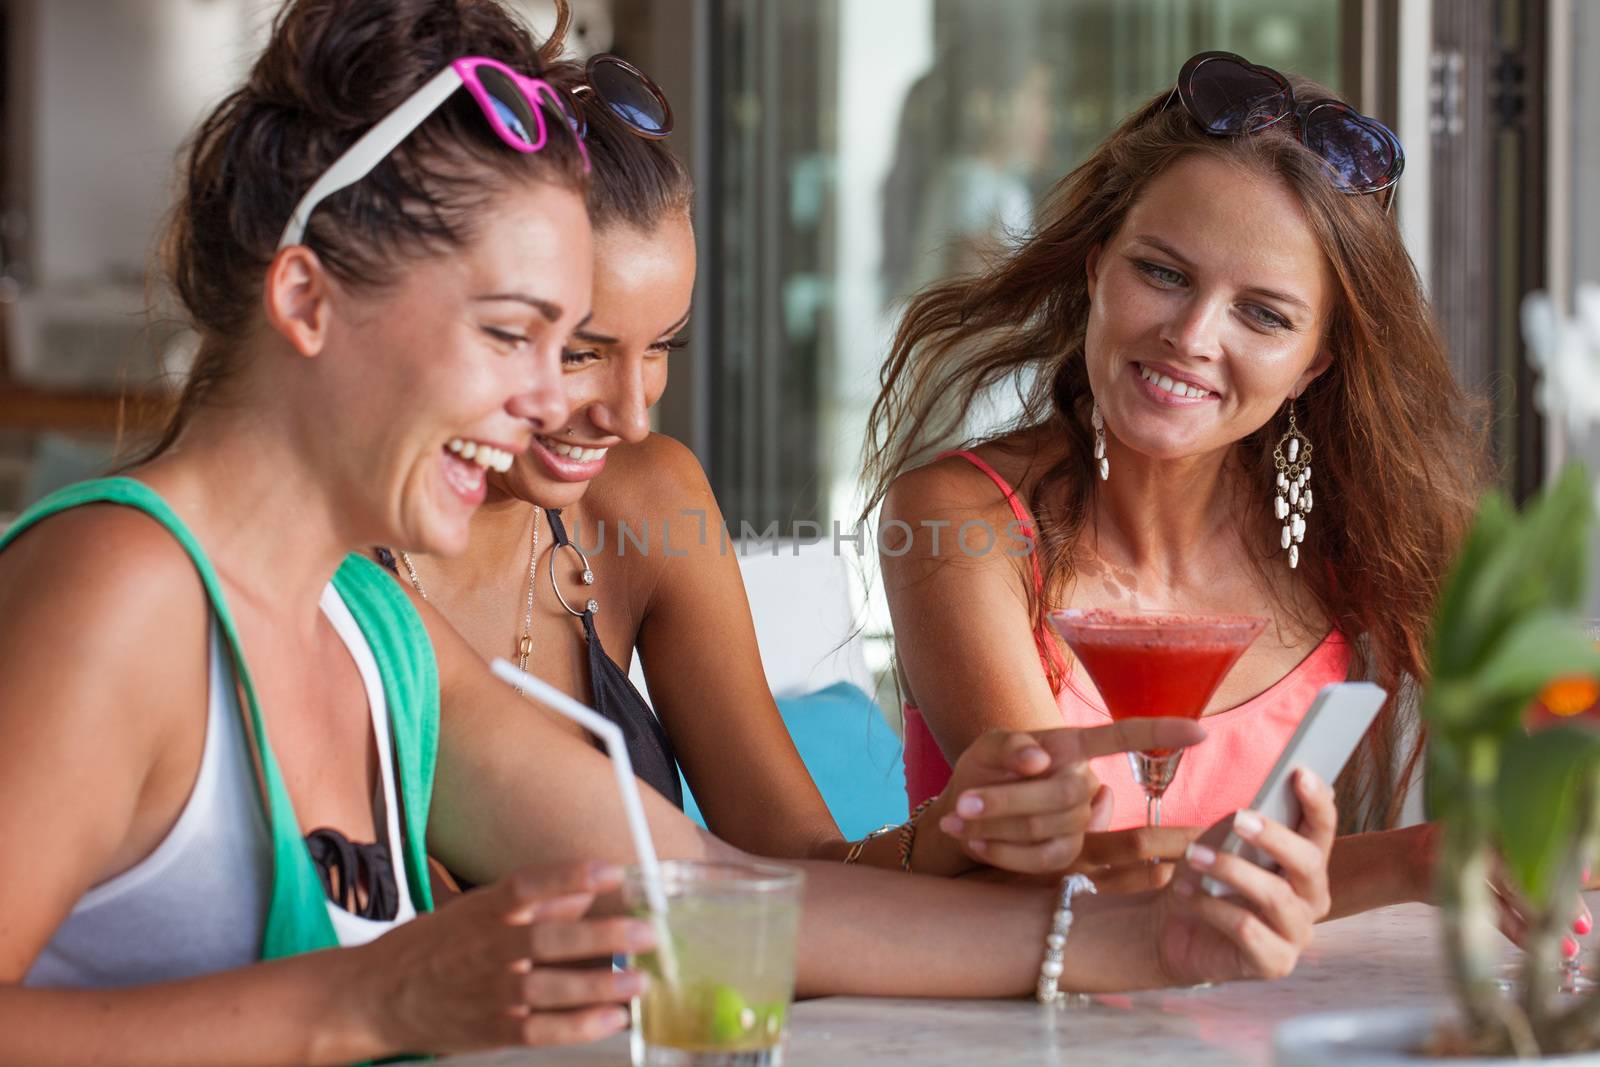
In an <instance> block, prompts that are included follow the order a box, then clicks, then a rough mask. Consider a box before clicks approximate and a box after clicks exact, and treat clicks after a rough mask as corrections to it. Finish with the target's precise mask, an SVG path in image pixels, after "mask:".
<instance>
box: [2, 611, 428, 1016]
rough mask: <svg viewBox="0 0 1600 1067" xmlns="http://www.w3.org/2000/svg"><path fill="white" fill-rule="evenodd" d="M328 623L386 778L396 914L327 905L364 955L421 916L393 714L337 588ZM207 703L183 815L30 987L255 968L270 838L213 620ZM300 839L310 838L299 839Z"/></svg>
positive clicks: (84, 908) (67, 937)
mask: <svg viewBox="0 0 1600 1067" xmlns="http://www.w3.org/2000/svg"><path fill="white" fill-rule="evenodd" d="M321 606H322V612H323V614H324V615H326V616H327V617H328V621H329V622H330V623H332V625H333V628H334V630H335V632H336V633H338V635H339V639H340V640H341V641H342V642H343V643H344V645H345V647H346V648H347V649H349V651H350V656H351V658H352V659H354V660H355V664H356V668H357V670H358V671H359V672H360V674H361V684H362V686H363V688H365V690H366V694H367V706H368V708H369V710H370V712H371V717H372V729H373V734H374V737H375V738H376V742H377V748H378V766H379V771H380V773H381V776H382V784H383V799H384V804H383V807H384V812H385V820H384V821H385V823H386V825H385V826H384V827H383V828H382V832H384V833H386V835H387V838H388V842H389V855H390V856H391V857H393V858H394V862H395V872H394V875H395V885H396V886H397V887H398V889H399V897H400V902H399V911H398V913H397V915H396V916H395V918H394V919H393V920H391V921H387V922H379V921H376V920H372V919H363V918H361V917H359V916H356V915H352V914H350V913H349V912H347V911H345V910H344V909H343V908H340V907H338V906H337V905H334V904H332V903H329V905H328V914H329V917H330V918H331V919H332V920H333V929H334V933H335V934H336V935H337V936H338V938H339V943H340V944H341V945H346V946H349V945H359V944H364V943H365V942H367V941H371V940H372V939H373V938H375V937H377V936H379V935H380V934H383V933H385V932H386V931H388V930H390V929H392V928H393V927H395V926H397V925H399V924H400V923H402V922H405V921H406V920H408V919H410V918H413V917H414V916H415V915H416V908H415V905H414V904H413V902H412V897H411V888H410V886H409V884H408V883H407V881H406V872H405V864H404V862H402V861H401V857H403V855H404V853H403V851H402V849H401V839H400V823H399V807H400V805H399V803H398V801H397V799H396V793H395V780H394V756H393V752H392V747H391V745H390V740H389V715H388V705H387V702H386V701H385V699H384V693H383V682H382V679H381V677H380V676H379V674H378V664H377V661H376V660H374V659H373V656H372V650H371V648H370V647H368V645H367V642H366V638H365V637H364V636H362V633H361V630H360V628H359V627H358V626H357V625H356V621H355V619H354V617H353V616H351V614H350V609H349V608H347V607H346V606H345V603H344V601H343V600H342V599H340V597H339V594H338V593H337V592H336V591H335V590H334V588H333V586H332V585H331V584H330V585H328V586H327V587H326V588H325V589H324V590H323V593H322V605H321ZM210 645H211V648H210V665H209V669H208V674H209V682H210V695H209V698H208V700H207V710H206V739H205V747H204V750H203V754H202V755H201V758H200V772H199V774H198V775H196V776H195V782H194V788H193V789H192V790H191V791H190V793H189V799H188V800H187V801H186V802H185V803H184V807H183V811H182V812H181V813H180V814H179V816H178V819H177V821H176V822H175V823H174V824H173V826H172V829H171V831H169V832H168V834H167V836H166V837H165V838H164V839H162V841H161V843H160V844H159V845H157V846H156V848H155V850H154V851H153V852H151V853H150V855H149V856H147V857H145V858H144V859H143V860H141V861H140V862H139V863H137V864H136V865H134V866H133V867H131V868H129V869H128V870H126V871H124V872H122V873H121V874H119V875H116V876H115V877H113V878H111V879H110V880H108V881H106V882H102V883H101V884H100V885H97V886H95V887H94V888H93V889H90V890H89V891H88V892H87V893H85V894H84V895H83V897H82V898H80V899H79V901H78V903H77V904H76V905H75V906H74V907H73V909H72V912H71V914H69V915H68V916H67V918H66V920H65V921H63V922H62V924H61V925H60V926H59V927H57V929H56V932H55V934H54V935H53V936H52V937H51V939H50V943H49V944H48V945H46V946H45V948H44V950H43V951H42V952H41V953H40V954H39V958H38V959H37V960H35V961H34V964H33V967H32V968H31V969H29V971H28V973H27V976H26V977H25V978H24V979H23V984H24V985H31V986H56V987H113V986H127V985H142V984H145V983H149V982H164V981H172V980H176V979H181V978H190V977H193V976H195V975H200V974H209V973H211V972H214V971H223V970H230V969H233V968H236V967H243V966H246V965H248V964H251V963H255V962H256V961H257V960H258V959H260V954H261V938H262V934H263V932H264V930H265V927H266V918H267V905H268V902H269V900H270V898H271V893H272V837H271V834H270V832H269V830H268V827H267V822H266V816H265V813H264V812H263V811H262V806H261V793H260V789H259V788H258V786H257V784H256V775H255V766H254V757H253V755H252V754H251V751H250V742H249V738H248V737H247V735H246V734H245V729H244V719H243V716H242V715H241V713H240V708H239V698H238V684H237V681H236V679H235V677H234V671H233V664H232V661H231V659H230V658H229V656H228V653H227V644H226V641H225V639H224V638H223V636H222V630H221V628H220V627H219V626H218V625H217V621H216V618H215V616H213V617H212V620H211V642H210ZM302 829H303V828H302Z"/></svg>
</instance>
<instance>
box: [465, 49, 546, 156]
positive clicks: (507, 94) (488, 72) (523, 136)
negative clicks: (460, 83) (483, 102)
mask: <svg viewBox="0 0 1600 1067" xmlns="http://www.w3.org/2000/svg"><path fill="white" fill-rule="evenodd" d="M478 81H479V82H480V83H481V84H482V85H483V89H484V92H486V93H487V94H488V95H489V103H490V105H491V106H492V107H493V108H494V113H495V115H496V116H497V117H498V118H499V119H500V121H501V122H502V123H504V124H505V127H506V130H507V131H508V132H509V133H510V134H511V136H512V137H513V138H514V139H515V140H517V141H520V142H522V143H523V144H524V145H527V146H528V147H530V148H531V147H533V146H534V145H535V144H537V143H538V139H537V134H536V132H535V131H537V130H538V129H539V120H538V119H536V118H534V117H533V111H532V109H531V108H529V107H528V98H527V97H525V96H523V95H522V90H521V88H519V87H518V86H517V85H516V83H514V82H513V81H512V80H511V79H510V78H508V77H506V76H505V75H504V74H503V73H501V72H500V71H498V70H496V69H495V68H493V67H488V66H485V67H479V68H478Z"/></svg>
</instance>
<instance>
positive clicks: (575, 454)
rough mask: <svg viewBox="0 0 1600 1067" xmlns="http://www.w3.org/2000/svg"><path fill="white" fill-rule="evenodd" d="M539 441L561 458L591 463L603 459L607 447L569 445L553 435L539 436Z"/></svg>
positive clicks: (607, 449)
mask: <svg viewBox="0 0 1600 1067" xmlns="http://www.w3.org/2000/svg"><path fill="white" fill-rule="evenodd" d="M539 443H540V444H541V445H544V447H546V448H548V449H549V450H550V451H552V452H554V453H555V454H556V455H558V456H560V457H561V458H563V459H570V460H572V461H574V462H576V463H593V462H594V461H595V460H597V459H605V458H606V453H607V452H609V451H611V450H610V449H609V448H583V447H580V446H578V445H569V444H567V443H566V442H565V441H557V440H556V439H555V438H553V437H541V438H539Z"/></svg>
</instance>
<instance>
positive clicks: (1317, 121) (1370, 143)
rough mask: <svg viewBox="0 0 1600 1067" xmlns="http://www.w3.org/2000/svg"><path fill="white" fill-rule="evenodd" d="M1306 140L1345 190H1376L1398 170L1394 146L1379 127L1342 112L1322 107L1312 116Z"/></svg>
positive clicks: (1308, 117)
mask: <svg viewBox="0 0 1600 1067" xmlns="http://www.w3.org/2000/svg"><path fill="white" fill-rule="evenodd" d="M1305 139H1306V147H1308V148H1310V149H1311V150H1312V151H1313V152H1315V153H1317V155H1319V156H1321V157H1322V158H1323V159H1325V160H1327V161H1328V165H1329V166H1330V167H1332V168H1333V172H1334V175H1335V181H1337V182H1338V184H1339V185H1340V186H1341V187H1342V188H1344V189H1348V190H1351V191H1353V192H1365V191H1367V190H1369V189H1376V188H1377V187H1379V186H1380V185H1382V184H1383V183H1384V181H1385V180H1386V179H1387V178H1388V177H1389V175H1390V174H1391V173H1392V172H1393V170H1394V165H1395V147H1394V142H1393V141H1392V140H1391V139H1390V138H1388V137H1385V136H1384V133H1383V130H1382V128H1381V127H1379V126H1378V125H1377V123H1375V122H1373V121H1371V120H1370V119H1367V118H1364V117H1362V116H1360V115H1356V114H1353V113H1351V112H1348V111H1344V110H1343V109H1341V108H1335V107H1319V108H1317V109H1316V110H1315V111H1313V112H1312V113H1311V114H1310V115H1308V116H1307V117H1306V128H1305Z"/></svg>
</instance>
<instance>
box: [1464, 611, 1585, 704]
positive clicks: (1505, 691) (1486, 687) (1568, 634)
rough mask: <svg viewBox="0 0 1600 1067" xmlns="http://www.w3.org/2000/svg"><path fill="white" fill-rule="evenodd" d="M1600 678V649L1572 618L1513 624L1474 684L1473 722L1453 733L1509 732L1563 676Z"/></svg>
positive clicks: (1553, 617) (1551, 616) (1544, 617)
mask: <svg viewBox="0 0 1600 1067" xmlns="http://www.w3.org/2000/svg"><path fill="white" fill-rule="evenodd" d="M1574 675H1590V676H1600V649H1597V648H1596V647H1595V644H1594V641H1593V640H1592V639H1591V638H1590V637H1589V635H1588V634H1587V633H1585V632H1584V631H1583V629H1581V628H1580V627H1579V625H1578V623H1577V620H1575V619H1573V618H1572V617H1571V616H1568V615H1558V614H1554V613H1548V612H1547V613H1542V614H1538V615H1534V616H1533V617H1532V618H1528V619H1525V620H1523V621H1521V622H1519V623H1516V624H1514V625H1513V627H1512V628H1511V630H1510V631H1509V632H1508V633H1506V634H1505V635H1504V636H1503V637H1502V638H1501V640H1500V642H1499V643H1498V644H1497V645H1496V646H1495V648H1494V650H1493V651H1492V652H1491V653H1490V654H1489V656H1488V658H1487V659H1486V660H1485V661H1484V664H1483V666H1482V667H1480V668H1479V669H1478V671H1477V672H1476V673H1475V674H1474V675H1473V676H1472V677H1471V678H1470V679H1469V680H1468V682H1467V685H1468V686H1469V687H1470V690H1471V695H1472V700H1471V701H1470V702H1463V703H1465V704H1466V705H1467V707H1468V708H1470V709H1471V712H1472V715H1471V718H1469V719H1467V720H1456V721H1452V722H1449V723H1448V724H1447V725H1448V727H1449V728H1452V729H1468V730H1473V731H1486V732H1504V731H1513V730H1516V729H1518V728H1519V727H1520V725H1521V723H1522V720H1523V716H1524V713H1525V711H1526V709H1527V708H1528V707H1529V705H1531V704H1532V703H1533V701H1534V699H1535V698H1536V697H1538V695H1539V693H1540V691H1541V690H1543V689H1544V687H1545V686H1546V685H1548V684H1550V683H1551V682H1552V681H1555V680H1556V679H1557V678H1567V677H1572V676H1574Z"/></svg>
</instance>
